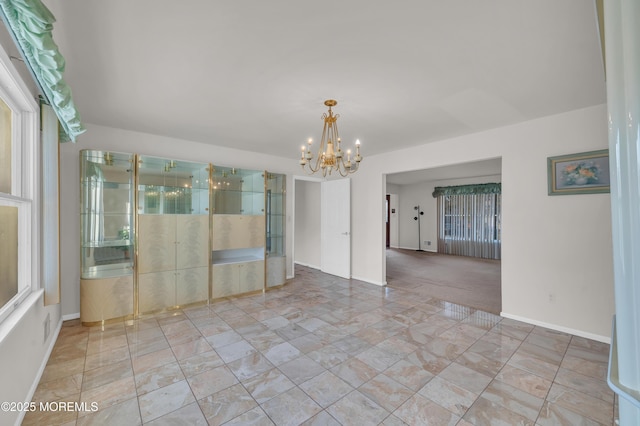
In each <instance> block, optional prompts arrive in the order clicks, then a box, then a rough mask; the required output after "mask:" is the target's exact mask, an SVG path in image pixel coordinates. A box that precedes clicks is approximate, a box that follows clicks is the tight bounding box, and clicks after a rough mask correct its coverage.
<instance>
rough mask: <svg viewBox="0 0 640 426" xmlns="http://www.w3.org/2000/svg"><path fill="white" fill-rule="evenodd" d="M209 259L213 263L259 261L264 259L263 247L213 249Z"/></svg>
mask: <svg viewBox="0 0 640 426" xmlns="http://www.w3.org/2000/svg"><path fill="white" fill-rule="evenodd" d="M211 259H212V263H213V264H214V265H226V264H232V263H244V262H255V261H260V260H264V248H262V247H256V248H243V249H231V250H213V251H212V252H211Z"/></svg>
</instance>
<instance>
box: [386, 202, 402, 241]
mask: <svg viewBox="0 0 640 426" xmlns="http://www.w3.org/2000/svg"><path fill="white" fill-rule="evenodd" d="M400 211H401V210H400V197H399V196H398V194H397V193H393V192H392V193H390V194H389V234H390V235H389V247H393V248H398V247H400Z"/></svg>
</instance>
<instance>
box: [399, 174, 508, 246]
mask: <svg viewBox="0 0 640 426" xmlns="http://www.w3.org/2000/svg"><path fill="white" fill-rule="evenodd" d="M500 181H501V177H500V175H495V176H483V177H476V178H465V179H447V180H436V181H429V182H420V183H416V184H412V185H398V186H399V188H400V191H399V194H398V196H399V198H400V201H399V204H400V207H399V210H400V211H401V212H402V214H401V216H400V218H399V220H398V222H399V231H398V232H399V241H398V246H399V247H401V248H407V249H417V248H418V222H417V221H416V220H414V219H413V218H414V217H416V210H414V207H415V206H417V205H420V210H422V211H423V212H424V215H422V219H421V222H420V235H421V237H422V238H421V239H422V243H421V248H422V250H426V251H434V252H435V251H438V203H437V200H436V199H435V198H433V196H432V195H431V194H433V190H434V188H435V187H436V186H455V185H470V184H475V183H490V182H500ZM425 241H426V242H425ZM428 242H431V245H428Z"/></svg>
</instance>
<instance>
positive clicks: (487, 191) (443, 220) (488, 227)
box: [433, 184, 501, 259]
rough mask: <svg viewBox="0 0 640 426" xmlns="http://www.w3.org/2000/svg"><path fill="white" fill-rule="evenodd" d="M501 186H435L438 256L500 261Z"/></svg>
mask: <svg viewBox="0 0 640 426" xmlns="http://www.w3.org/2000/svg"><path fill="white" fill-rule="evenodd" d="M500 192H501V188H500V184H483V185H462V186H455V187H438V188H436V190H435V191H434V194H433V195H434V197H436V198H437V201H438V253H445V254H456V255H461V256H472V257H481V258H486V259H500V242H501V235H500V234H501V205H500V204H501V194H500Z"/></svg>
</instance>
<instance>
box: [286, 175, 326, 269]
mask: <svg viewBox="0 0 640 426" xmlns="http://www.w3.org/2000/svg"><path fill="white" fill-rule="evenodd" d="M320 188H321V185H320V182H313V181H308V180H301V179H296V180H295V195H294V198H295V225H294V232H293V233H294V254H293V256H294V259H293V260H294V262H295V263H298V264H300V265H305V266H310V267H312V268H315V269H320Z"/></svg>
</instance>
